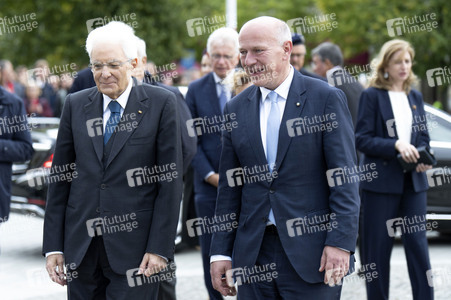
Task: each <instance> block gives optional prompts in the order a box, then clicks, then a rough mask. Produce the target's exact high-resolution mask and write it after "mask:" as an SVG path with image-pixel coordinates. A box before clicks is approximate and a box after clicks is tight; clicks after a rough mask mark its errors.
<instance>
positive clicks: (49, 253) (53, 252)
mask: <svg viewBox="0 0 451 300" xmlns="http://www.w3.org/2000/svg"><path fill="white" fill-rule="evenodd" d="M52 254H63V252H61V251H52V252H47V253H46V254H45V257H48V256H50V255H52Z"/></svg>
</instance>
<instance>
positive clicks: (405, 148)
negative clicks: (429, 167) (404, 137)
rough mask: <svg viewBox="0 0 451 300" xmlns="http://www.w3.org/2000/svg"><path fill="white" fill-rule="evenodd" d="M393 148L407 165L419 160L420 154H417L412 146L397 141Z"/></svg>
mask: <svg viewBox="0 0 451 300" xmlns="http://www.w3.org/2000/svg"><path fill="white" fill-rule="evenodd" d="M395 148H396V150H398V152H399V153H401V156H402V159H403V160H404V161H405V162H407V163H416V162H417V160H418V159H419V158H420V153H418V150H417V148H415V146H414V145H411V144H409V143H406V142H403V141H401V140H397V141H396V143H395Z"/></svg>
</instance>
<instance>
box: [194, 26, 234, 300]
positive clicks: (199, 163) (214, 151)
mask: <svg viewBox="0 0 451 300" xmlns="http://www.w3.org/2000/svg"><path fill="white" fill-rule="evenodd" d="M207 54H208V56H209V57H210V61H211V67H212V70H213V72H211V73H208V74H207V75H205V76H204V77H202V78H200V79H198V80H196V81H194V82H192V83H191V84H190V85H189V87H188V92H187V94H186V102H187V104H188V106H189V108H190V110H191V114H192V117H193V125H194V124H195V123H196V124H197V123H198V122H203V125H202V126H200V127H199V128H196V129H200V130H201V134H200V135H199V134H197V135H198V140H197V145H198V146H197V153H196V155H195V156H194V159H193V161H192V163H191V164H192V166H193V168H194V205H195V208H196V213H197V217H198V218H202V219H204V218H207V219H212V218H213V216H214V213H215V207H216V194H217V188H218V181H219V174H218V172H219V158H220V156H221V130H216V128H218V127H220V126H221V121H220V120H221V118H222V113H223V109H224V106H225V104H226V102H227V101H229V100H230V98H231V91H230V88H229V87H228V86H227V85H226V84H225V83H224V82H223V80H224V78H225V77H226V76H227V74H228V73H229V72H230V71H231V70H233V69H234V68H235V66H236V65H237V63H238V33H237V32H236V31H235V30H233V29H231V28H219V29H217V30H215V31H214V32H213V33H212V34H211V35H210V36H209V38H208V41H207ZM196 119H197V120H196ZM201 119H202V120H201ZM194 120H196V121H194ZM192 130H193V131H195V128H192ZM211 225H213V224H211ZM199 242H200V246H201V250H202V261H203V265H204V279H205V285H206V287H207V290H208V294H209V297H210V300H217V299H222V296H221V294H220V293H219V292H218V291H216V290H214V289H213V286H212V284H211V277H210V242H211V233H209V232H203V233H202V234H201V235H199Z"/></svg>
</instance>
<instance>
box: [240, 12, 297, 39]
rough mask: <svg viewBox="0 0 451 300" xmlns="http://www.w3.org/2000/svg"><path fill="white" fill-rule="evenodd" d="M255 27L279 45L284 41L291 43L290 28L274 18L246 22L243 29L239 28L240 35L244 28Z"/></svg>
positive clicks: (266, 17)
mask: <svg viewBox="0 0 451 300" xmlns="http://www.w3.org/2000/svg"><path fill="white" fill-rule="evenodd" d="M248 26H249V27H251V28H252V27H254V28H255V27H256V28H259V30H261V31H262V32H265V34H267V35H268V36H271V37H272V38H275V39H276V40H277V41H278V42H279V44H280V45H283V43H284V42H285V41H291V32H290V27H288V25H287V23H285V22H284V21H282V20H279V19H277V18H274V17H268V16H263V17H258V18H255V19H252V20H250V21H248V22H246V23H245V24H244V25H243V27H241V30H240V34H241V32H243V30H246V27H248Z"/></svg>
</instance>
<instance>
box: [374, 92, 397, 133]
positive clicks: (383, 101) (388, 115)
mask: <svg viewBox="0 0 451 300" xmlns="http://www.w3.org/2000/svg"><path fill="white" fill-rule="evenodd" d="M378 99H379V111H380V112H381V115H382V119H383V120H384V125H385V126H387V121H388V120H393V121H394V120H395V115H394V114H393V109H392V107H391V102H390V97H389V96H388V91H387V90H381V93H380V94H379V96H378ZM395 125H396V124H395ZM393 128H394V130H395V136H394V137H393V138H396V139H398V132H397V130H396V126H393Z"/></svg>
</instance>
